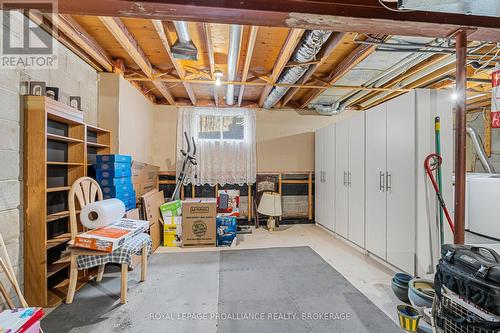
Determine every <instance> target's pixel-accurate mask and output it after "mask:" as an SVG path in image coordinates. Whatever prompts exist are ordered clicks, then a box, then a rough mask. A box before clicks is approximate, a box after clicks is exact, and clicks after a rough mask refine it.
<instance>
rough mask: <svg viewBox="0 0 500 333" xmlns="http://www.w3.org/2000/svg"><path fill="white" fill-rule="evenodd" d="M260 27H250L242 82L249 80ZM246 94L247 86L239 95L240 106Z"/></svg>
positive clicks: (241, 87)
mask: <svg viewBox="0 0 500 333" xmlns="http://www.w3.org/2000/svg"><path fill="white" fill-rule="evenodd" d="M258 31H259V27H257V26H252V27H250V36H249V37H248V45H247V54H246V57H245V63H244V64H243V75H242V76H241V81H242V82H246V81H247V79H248V71H249V70H250V64H251V63H252V55H253V49H254V47H255V41H256V40H257V33H258ZM244 93H245V85H241V86H240V93H239V94H238V106H241V102H242V101H243V94H244Z"/></svg>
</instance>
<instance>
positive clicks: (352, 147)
mask: <svg viewBox="0 0 500 333" xmlns="http://www.w3.org/2000/svg"><path fill="white" fill-rule="evenodd" d="M335 127H336V135H335V152H336V154H335V161H334V163H335V165H336V167H335V180H336V186H335V191H334V192H335V203H336V208H335V232H336V233H338V234H339V235H341V236H342V237H344V238H347V239H349V240H350V241H352V242H354V243H355V244H357V245H359V246H361V247H364V243H365V236H364V235H365V230H364V229H365V220H364V204H365V200H364V197H365V168H364V159H365V114H364V113H359V114H356V115H354V116H352V117H351V118H349V119H348V120H346V121H343V122H340V123H338V124H336V126H335Z"/></svg>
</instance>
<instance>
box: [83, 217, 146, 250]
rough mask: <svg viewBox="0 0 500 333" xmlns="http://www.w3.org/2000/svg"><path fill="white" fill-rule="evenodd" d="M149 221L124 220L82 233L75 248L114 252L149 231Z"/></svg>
mask: <svg viewBox="0 0 500 333" xmlns="http://www.w3.org/2000/svg"><path fill="white" fill-rule="evenodd" d="M148 228H149V222H148V221H142V220H132V219H122V220H121V221H120V222H117V223H114V224H111V225H108V226H105V227H101V228H97V229H93V230H90V231H87V232H84V233H81V234H79V235H77V236H76V237H75V243H74V245H73V246H75V247H81V248H86V249H90V250H96V251H104V252H113V251H114V250H116V249H117V248H119V247H120V246H122V245H123V244H124V243H125V242H126V241H127V240H129V239H130V238H132V237H134V236H135V235H138V234H140V233H141V232H145V231H147V230H148Z"/></svg>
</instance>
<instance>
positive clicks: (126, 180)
mask: <svg viewBox="0 0 500 333" xmlns="http://www.w3.org/2000/svg"><path fill="white" fill-rule="evenodd" d="M97 182H98V183H99V185H100V186H101V188H104V187H107V186H121V185H129V184H130V186H133V185H132V177H120V178H100V179H97Z"/></svg>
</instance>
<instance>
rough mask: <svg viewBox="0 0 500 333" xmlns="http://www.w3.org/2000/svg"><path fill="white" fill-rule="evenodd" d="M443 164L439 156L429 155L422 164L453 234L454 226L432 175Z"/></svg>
mask: <svg viewBox="0 0 500 333" xmlns="http://www.w3.org/2000/svg"><path fill="white" fill-rule="evenodd" d="M442 162H443V159H442V158H441V156H439V155H438V154H430V155H429V156H427V158H426V159H425V162H424V166H425V173H427V176H429V179H430V180H431V183H432V186H433V187H434V191H436V195H437V198H438V200H439V203H440V204H441V208H443V211H444V214H445V215H446V219H447V220H448V224H449V225H450V229H451V231H452V232H453V233H454V232H455V225H454V224H453V221H452V220H451V216H450V213H449V212H448V208H446V204H445V203H444V199H443V196H442V195H441V192H440V191H439V187H438V184H437V182H436V178H434V174H433V173H432V172H433V171H435V170H437V169H438V168H439V167H440V166H441V163H442Z"/></svg>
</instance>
